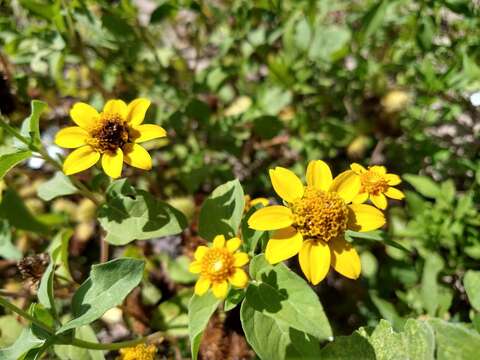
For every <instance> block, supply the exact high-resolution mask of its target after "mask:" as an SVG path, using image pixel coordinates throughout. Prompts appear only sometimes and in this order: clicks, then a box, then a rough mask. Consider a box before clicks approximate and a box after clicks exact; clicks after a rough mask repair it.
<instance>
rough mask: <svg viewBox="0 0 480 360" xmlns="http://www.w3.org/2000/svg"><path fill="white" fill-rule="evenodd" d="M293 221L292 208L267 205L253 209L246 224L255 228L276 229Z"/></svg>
mask: <svg viewBox="0 0 480 360" xmlns="http://www.w3.org/2000/svg"><path fill="white" fill-rule="evenodd" d="M292 223H293V214H292V210H290V209H289V208H287V207H285V206H281V205H272V206H267V207H264V208H261V209H258V210H257V211H255V212H254V213H253V214H252V216H250V218H249V219H248V226H249V227H251V228H252V229H255V230H262V231H265V230H277V229H283V228H286V227H288V226H290V225H292Z"/></svg>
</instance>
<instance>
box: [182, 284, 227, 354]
mask: <svg viewBox="0 0 480 360" xmlns="http://www.w3.org/2000/svg"><path fill="white" fill-rule="evenodd" d="M219 303H220V300H218V299H217V298H216V297H215V296H214V295H213V294H212V292H211V291H209V292H207V293H206V294H205V295H202V296H197V295H193V296H192V298H191V299H190V302H189V304H188V334H189V337H190V350H191V352H192V360H196V359H197V357H198V349H199V347H200V342H201V340H202V335H203V331H204V330H205V328H206V327H207V324H208V321H209V320H210V317H211V316H212V315H213V313H214V312H215V310H216V309H217V307H218V304H219Z"/></svg>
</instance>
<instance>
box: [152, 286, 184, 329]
mask: <svg viewBox="0 0 480 360" xmlns="http://www.w3.org/2000/svg"><path fill="white" fill-rule="evenodd" d="M191 297H192V292H191V291H190V290H186V291H185V290H184V291H181V292H180V294H179V295H177V296H175V297H173V298H171V299H169V300H167V301H163V302H162V303H161V304H160V305H158V307H157V309H156V310H155V313H154V319H153V321H152V325H154V326H155V327H156V328H158V329H159V330H162V331H165V332H166V333H167V334H169V335H171V336H182V337H183V336H188V313H187V311H188V303H189V302H190V298H191Z"/></svg>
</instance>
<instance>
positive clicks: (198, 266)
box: [188, 261, 202, 274]
mask: <svg viewBox="0 0 480 360" xmlns="http://www.w3.org/2000/svg"><path fill="white" fill-rule="evenodd" d="M188 271H190V272H191V273H194V274H199V273H200V272H201V271H202V263H201V262H200V261H192V262H191V263H190V265H189V266H188Z"/></svg>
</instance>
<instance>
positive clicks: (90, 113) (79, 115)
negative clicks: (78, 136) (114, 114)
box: [70, 102, 99, 130]
mask: <svg viewBox="0 0 480 360" xmlns="http://www.w3.org/2000/svg"><path fill="white" fill-rule="evenodd" d="M70 117H71V118H72V120H73V121H74V122H75V124H77V125H78V126H80V127H81V128H82V129H85V130H89V129H90V128H91V127H92V126H94V125H95V123H96V121H97V119H98V117H99V114H98V111H97V110H95V109H94V108H93V107H91V106H90V105H88V104H85V103H82V102H78V103H76V104H75V105H73V107H72V108H71V109H70Z"/></svg>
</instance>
